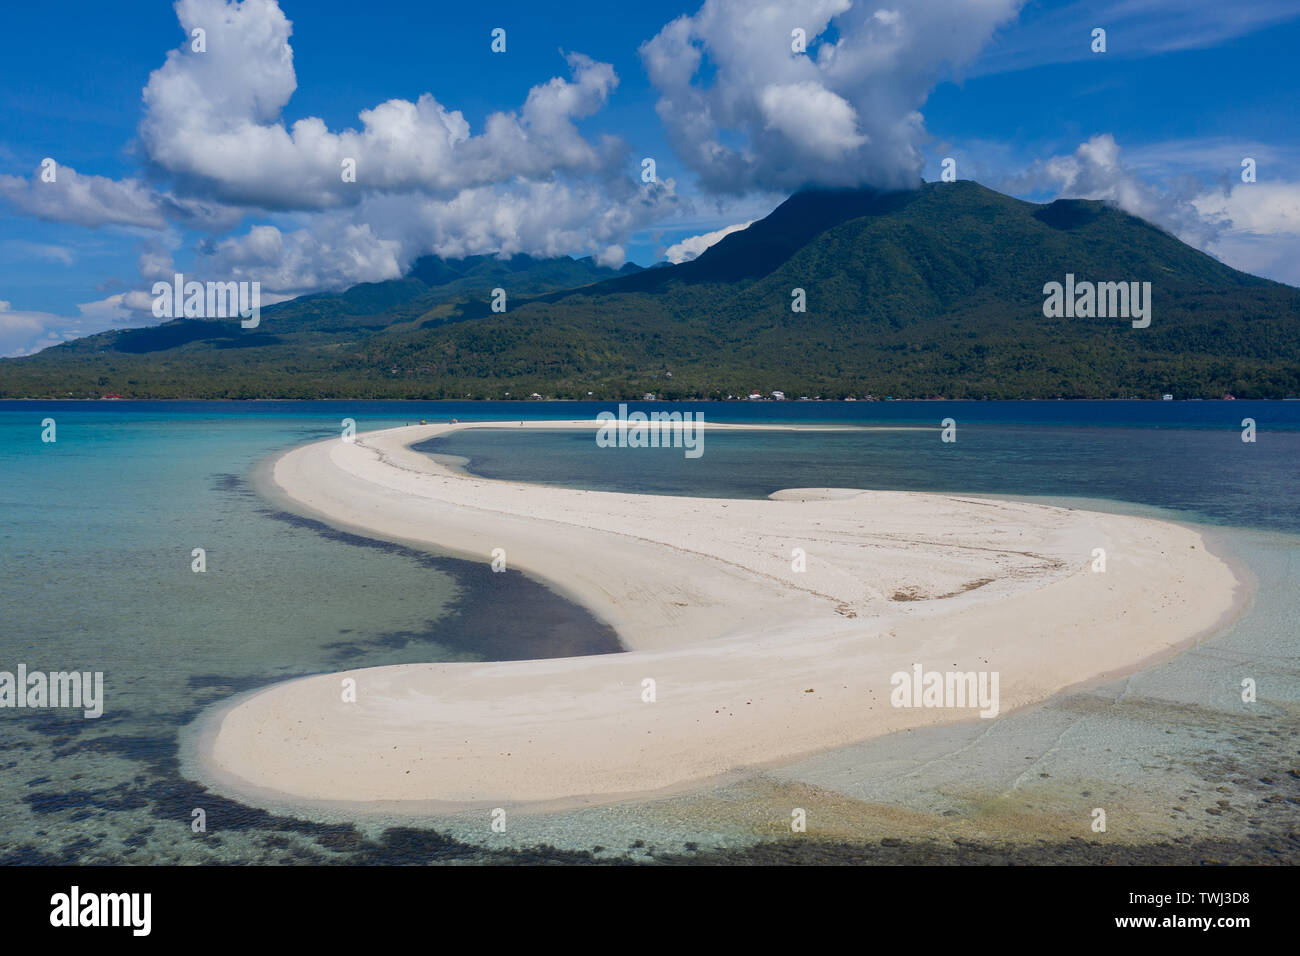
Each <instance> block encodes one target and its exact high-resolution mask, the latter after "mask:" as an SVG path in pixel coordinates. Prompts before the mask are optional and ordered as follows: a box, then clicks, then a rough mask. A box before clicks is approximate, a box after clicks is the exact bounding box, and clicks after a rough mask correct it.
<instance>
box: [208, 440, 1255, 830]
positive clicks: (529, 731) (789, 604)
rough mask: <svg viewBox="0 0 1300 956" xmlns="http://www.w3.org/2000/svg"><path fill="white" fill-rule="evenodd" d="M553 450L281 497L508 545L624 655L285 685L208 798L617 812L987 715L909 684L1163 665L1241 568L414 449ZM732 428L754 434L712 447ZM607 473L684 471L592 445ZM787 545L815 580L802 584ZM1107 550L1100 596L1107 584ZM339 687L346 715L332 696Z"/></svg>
mask: <svg viewBox="0 0 1300 956" xmlns="http://www.w3.org/2000/svg"><path fill="white" fill-rule="evenodd" d="M562 426H567V427H584V428H588V429H590V428H593V427H594V426H593V423H590V422H586V423H576V422H575V423H554V422H551V423H532V422H530V423H529V424H528V425H523V426H521V425H520V424H518V423H515V422H509V423H491V424H484V423H468V424H463V425H430V426H416V427H408V428H399V429H391V430H387V431H381V432H371V433H369V434H365V435H361V436H358V438H357V440H356V442H355V443H351V444H349V443H345V442H343V441H341V440H339V439H334V440H331V441H326V442H320V443H317V444H313V445H308V446H304V447H301V448H297V449H294V450H293V451H290V452H289V453H287V454H285V455H284V456H283V457H282V458H280V459H279V460H278V461H277V462H276V464H275V467H274V480H275V482H276V484H277V485H278V486H279V488H280V489H282V490H283V492H284V493H285V494H286V495H288V496H289V497H290V498H291V499H293V500H294V501H295V502H297V503H298V505H299V506H300V507H301V508H303V509H304V510H307V511H309V512H312V513H316V514H318V515H320V516H322V517H323V518H324V519H325V520H327V521H329V522H330V523H331V524H334V525H337V526H341V527H348V528H351V529H355V530H358V531H361V532H362V533H365V534H369V535H371V536H374V537H381V538H389V539H394V540H402V541H408V542H415V543H420V544H425V545H428V546H431V547H435V548H437V549H438V550H441V551H449V552H452V553H456V554H460V555H464V556H467V557H470V558H472V559H474V560H481V561H484V562H488V561H490V560H491V554H492V551H493V549H495V548H503V549H504V550H505V553H506V560H507V563H508V565H509V567H511V568H513V569H518V570H522V571H524V572H526V573H528V574H530V575H531V576H533V577H536V578H538V579H540V580H543V581H545V582H547V583H548V584H550V585H552V586H553V587H554V588H556V589H557V590H559V591H561V592H562V593H564V594H566V595H569V596H570V597H572V598H573V599H574V600H575V601H578V602H580V603H581V604H583V605H584V606H586V607H587V608H588V609H590V610H591V611H592V612H593V613H594V614H596V615H597V616H598V617H600V618H601V619H603V620H605V621H607V622H609V623H610V624H611V625H612V626H613V627H614V628H615V629H616V630H617V632H618V634H619V637H620V639H621V640H622V641H623V643H624V646H625V647H627V648H628V652H626V653H622V654H610V655H602V656H596V657H586V658H566V659H561V660H540V661H512V662H507V663H488V664H473V663H469V664H466V663H457V664H408V665H399V666H393V667H377V668H366V669H360V670H355V671H347V672H341V673H337V674H326V675H320V676H315V677H309V678H304V679H301V680H295V681H289V682H285V683H282V684H277V685H274V686H272V687H269V688H267V689H265V690H262V691H260V692H258V693H256V694H253V695H251V696H249V697H246V698H244V699H242V700H240V701H238V702H237V703H236V704H234V705H233V706H230V707H228V708H226V709H225V710H224V711H222V712H220V713H219V714H217V715H216V716H215V717H214V718H212V719H211V720H210V721H209V723H208V725H207V727H206V729H205V730H204V732H203V734H202V736H201V738H200V740H199V742H198V745H197V757H198V768H199V772H200V775H201V776H202V777H203V779H204V780H205V782H208V783H209V784H210V785H212V786H213V787H214V788H216V789H218V790H219V791H222V792H226V793H229V794H231V795H234V796H239V797H241V798H243V799H245V800H248V801H250V802H254V803H256V802H266V801H267V800H275V801H277V802H290V803H292V802H295V801H298V802H302V803H305V804H320V803H329V804H342V803H354V802H357V801H363V802H382V803H383V805H384V806H386V807H388V808H390V809H391V808H392V807H394V806H396V807H398V808H402V807H409V808H410V809H411V810H412V811H413V812H414V811H416V810H417V808H418V809H419V810H428V809H430V808H432V807H438V806H453V805H454V806H489V807H490V806H496V805H507V804H521V803H534V802H547V803H551V804H572V803H582V802H599V801H609V800H617V799H623V798H626V797H629V796H632V795H636V794H640V793H643V792H646V791H653V790H657V789H661V788H668V787H681V786H683V785H686V784H689V783H692V782H695V781H700V780H703V779H705V778H709V777H713V776H716V775H719V774H724V773H727V772H730V771H736V770H740V769H743V768H745V767H750V766H755V765H760V764H766V763H772V762H777V761H781V760H783V759H788V758H792V757H795V756H798V755H803V754H808V753H811V752H815V751H818V750H821V749H825V748H829V747H833V746H838V745H843V744H848V743H852V742H855V741H859V740H863V739H866V738H868V737H874V736H878V735H881V734H887V733H891V732H894V731H899V730H904V729H906V728H909V727H915V726H919V725H923V724H930V723H936V722H945V723H946V722H951V721H955V720H981V719H983V718H980V717H979V716H978V711H976V710H974V709H969V708H951V707H950V708H919V707H918V708H898V707H893V706H891V704H890V693H891V690H892V687H891V683H890V677H891V675H892V674H894V673H895V672H897V671H910V669H911V666H912V664H913V663H914V662H916V663H920V664H921V665H922V666H923V668H924V669H925V670H927V671H931V670H938V671H949V670H955V671H996V672H997V673H998V675H999V690H1000V701H999V703H1000V710H1001V713H1006V712H1007V711H1009V710H1011V709H1012V708H1015V707H1021V706H1024V705H1027V704H1032V703H1035V702H1038V701H1042V700H1044V699H1046V698H1047V697H1049V696H1051V695H1052V694H1054V693H1055V692H1057V691H1059V690H1061V689H1062V688H1065V687H1070V686H1072V685H1075V684H1078V683H1081V682H1085V681H1091V680H1094V679H1099V678H1104V677H1113V676H1116V675H1118V674H1120V673H1123V672H1125V671H1129V670H1132V669H1134V668H1136V667H1137V666H1138V665H1140V664H1142V663H1144V662H1148V661H1152V660H1154V659H1156V658H1159V657H1162V656H1166V655H1168V654H1169V653H1170V652H1171V651H1173V650H1174V649H1176V648H1177V647H1179V646H1181V645H1185V644H1187V643H1189V642H1190V641H1192V640H1194V639H1195V638H1197V637H1200V636H1203V635H1204V634H1205V633H1207V632H1208V631H1211V630H1213V629H1214V628H1216V627H1218V626H1220V625H1221V623H1222V622H1223V621H1224V620H1225V619H1226V617H1227V616H1228V615H1229V614H1230V613H1231V612H1232V611H1233V609H1234V607H1235V599H1236V595H1237V591H1238V587H1239V583H1238V581H1237V579H1236V577H1235V576H1234V574H1233V572H1232V570H1231V569H1230V568H1229V566H1228V565H1227V564H1226V563H1225V562H1224V561H1222V560H1220V559H1219V558H1218V557H1216V556H1215V555H1213V554H1211V553H1210V552H1209V551H1208V550H1207V549H1206V547H1205V543H1204V542H1203V541H1202V539H1201V536H1200V535H1199V534H1198V533H1196V532H1195V531H1194V530H1192V529H1190V528H1185V527H1182V526H1179V525H1175V524H1170V523H1166V522H1159V521H1152V520H1149V519H1144V518H1134V517H1124V516H1114V515H1105V514H1099V513H1094V512H1086V511H1076V510H1067V509H1061V508H1052V507H1047V506H1043V505H1038V504H1029V503H1020V502H1003V501H991V500H987V499H982V498H964V497H961V496H954V495H936V494H917V493H902V492H876V491H846V490H842V489H805V490H789V491H783V492H779V493H778V494H776V495H774V496H772V499H771V500H760V501H751V500H727V499H711V498H682V497H669V496H652V495H629V494H613V493H605V492H594V491H578V490H571V489H563V488H549V487H542V486H535V485H527V484H522V483H516V482H504V481H489V480H485V479H481V478H476V477H473V476H469V475H464V474H461V473H458V472H456V471H454V470H452V469H450V468H447V467H444V466H442V465H440V464H438V463H436V462H435V461H433V460H432V459H430V458H429V457H428V456H426V455H423V454H421V453H417V452H414V451H411V450H410V449H409V447H408V446H409V445H411V444H413V443H417V442H420V441H423V440H425V439H428V438H430V437H433V436H435V435H439V434H444V433H446V432H448V431H451V430H453V429H456V428H464V427H489V428H507V429H511V430H520V429H521V428H546V427H562ZM729 427H733V428H734V427H745V426H720V425H708V426H707V428H708V430H709V431H717V430H721V429H724V428H729ZM706 449H707V443H706ZM592 454H593V455H615V454H621V455H666V454H675V455H680V454H682V451H681V450H680V449H673V450H670V449H608V448H606V449H602V448H597V447H596V445H595V442H594V440H593V443H592ZM795 548H802V549H804V551H805V552H806V554H807V570H806V572H804V573H795V572H794V571H792V569H791V560H792V557H791V556H792V550H793V549H795ZM1094 548H1104V549H1105V551H1106V555H1107V570H1106V572H1105V573H1095V572H1093V571H1092V570H1091V566H1092V561H1093V556H1092V555H1093V549H1094ZM980 582H987V583H980ZM902 597H906V598H907V599H906V600H900V599H898V598H902ZM345 677H351V678H354V679H355V681H356V686H357V701H356V702H355V703H345V702H344V701H343V700H342V693H341V688H342V681H343V679H344V678H345ZM647 678H649V679H652V680H653V681H654V682H655V692H656V699H655V701H654V702H652V703H647V702H644V701H643V700H642V693H643V683H642V682H643V680H645V679H647ZM994 719H996V718H994ZM864 772H869V771H868V770H866V769H864Z"/></svg>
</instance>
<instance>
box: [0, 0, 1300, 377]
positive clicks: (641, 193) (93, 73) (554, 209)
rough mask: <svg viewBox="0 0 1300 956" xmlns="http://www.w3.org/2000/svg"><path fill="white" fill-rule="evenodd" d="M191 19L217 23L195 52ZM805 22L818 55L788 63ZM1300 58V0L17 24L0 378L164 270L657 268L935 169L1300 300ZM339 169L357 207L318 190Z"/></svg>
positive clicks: (9, 83) (289, 284) (12, 29)
mask: <svg viewBox="0 0 1300 956" xmlns="http://www.w3.org/2000/svg"><path fill="white" fill-rule="evenodd" d="M244 8H247V9H244ZM679 17H686V18H689V19H687V20H682V21H679V20H678V18H679ZM181 20H186V21H187V22H189V23H190V24H191V25H193V24H197V23H203V24H208V25H209V26H208V27H206V28H205V29H206V31H207V37H206V42H207V44H208V49H207V50H205V51H203V52H202V53H196V52H195V51H194V50H192V49H191V48H190V47H191V43H190V42H188V41H187V32H186V30H184V29H183V28H182V25H181V22H180V21H181ZM288 22H291V23H292V27H291V33H290V28H289V26H288ZM674 23H676V25H675V26H674ZM800 25H806V29H807V30H808V31H809V33H810V38H809V44H808V47H809V49H808V54H807V55H806V56H803V57H799V56H796V55H795V54H793V53H792V52H791V51H789V50H787V49H782V45H783V44H786V43H787V42H788V40H787V39H786V37H787V36H788V33H789V30H788V29H787V27H788V26H800ZM495 27H502V28H504V29H505V30H506V52H505V53H494V52H492V51H491V49H490V43H491V37H490V32H491V30H492V29H493V28H495ZM1095 27H1102V28H1104V29H1106V31H1107V33H1106V46H1107V49H1106V52H1105V53H1094V52H1093V51H1092V50H1091V44H1092V39H1091V33H1092V30H1093V29H1094V28H1095ZM756 38H757V39H756ZM1298 47H1300V6H1297V5H1296V4H1295V3H1293V2H1291V3H1282V2H1272V0H1262V2H1246V3H1235V4H1227V3H1217V2H1216V3H1210V2H1206V0H1180V2H1165V0H1122V2H1064V3H1028V4H1020V3H1017V2H1016V0H983V2H974V0H971V2H969V3H967V2H962V0H897V2H894V3H890V2H887V0H874V2H872V3H869V4H866V5H863V4H862V3H860V2H853V3H851V2H850V0H783V2H780V3H776V2H768V0H746V2H740V0H708V2H707V3H703V4H702V3H684V4H680V5H676V6H674V5H665V4H653V5H621V4H620V5H614V4H610V3H608V2H607V0H605V2H599V3H596V2H586V0H582V2H571V3H566V4H563V5H559V4H556V5H543V4H538V3H503V2H480V3H474V4H466V5H449V4H386V3H382V2H374V3H370V4H361V5H358V4H355V3H353V2H338V0H312V2H298V0H281V2H280V3H279V4H278V5H277V4H276V3H274V2H272V0H246V2H245V3H244V4H242V6H241V5H239V4H235V3H227V2H226V0H183V2H182V3H180V4H177V5H176V9H173V7H172V5H170V4H167V3H161V2H158V3H152V2H151V3H140V4H113V5H106V4H102V3H98V2H95V3H90V2H86V3H78V2H74V3H65V4H61V5H59V7H58V8H57V9H54V8H50V7H48V6H47V7H41V6H35V5H21V6H15V7H12V8H11V9H8V10H7V11H6V29H5V30H4V31H3V33H0V62H3V63H4V64H5V67H4V80H3V83H0V354H22V353H25V352H29V351H33V350H35V349H37V348H39V347H42V346H43V345H47V344H50V343H52V342H55V341H60V340H63V339H64V338H68V337H75V336H77V335H82V334H88V333H89V332H93V331H98V330H100V329H103V328H110V327H119V326H125V325H139V324H148V323H150V322H152V321H155V320H154V319H153V318H152V316H150V315H149V313H148V311H147V307H146V306H145V303H146V302H147V297H146V293H147V292H148V290H149V288H150V285H151V283H152V282H153V281H154V280H155V279H157V278H159V277H163V276H169V275H170V273H171V272H172V271H173V270H174V271H183V272H186V273H188V274H192V275H196V277H199V278H221V279H229V278H251V279H257V280H259V281H261V282H262V287H263V290H264V296H265V297H267V299H273V298H274V297H277V296H290V295H295V294H301V293H303V292H307V291H312V290H314V289H319V288H324V287H331V286H346V285H349V284H352V283H353V282H356V281H363V280H368V279H381V278H387V277H390V276H391V275H393V274H397V273H400V271H401V270H402V269H404V268H405V267H406V266H407V265H408V264H409V261H410V259H411V258H413V257H414V256H415V255H419V254H423V253H427V252H435V253H440V254H444V255H456V254H467V253H473V252H494V251H499V250H504V251H506V252H512V251H526V252H532V253H534V254H543V255H545V254H556V253H561V252H562V253H571V254H574V255H595V256H597V257H599V258H600V259H601V260H602V261H605V262H607V263H609V264H611V265H617V264H621V262H622V261H624V259H625V258H626V259H630V260H632V261H635V262H638V263H640V264H642V265H648V264H650V263H652V262H655V261H658V260H661V259H663V258H664V257H665V256H666V255H667V256H668V257H669V258H673V259H680V258H682V257H685V256H689V255H691V254H693V253H697V252H698V251H699V250H700V249H702V248H705V247H706V246H707V244H708V243H709V241H710V239H709V238H708V234H710V233H713V232H715V231H718V230H722V229H724V228H726V227H730V226H736V225H740V224H743V223H746V222H748V221H750V220H752V219H754V218H758V217H761V216H763V215H765V214H766V213H767V212H768V211H770V210H771V208H772V207H773V206H774V205H776V204H777V203H778V202H780V201H781V199H782V198H784V197H785V196H786V195H788V194H789V193H790V192H791V191H792V190H793V189H794V188H797V186H798V185H799V184H800V183H814V184H816V183H824V184H827V185H854V184H858V183H869V184H874V185H884V186H896V185H899V184H904V185H905V184H907V183H910V182H912V181H915V178H916V177H917V176H918V175H919V176H921V177H924V178H925V179H931V180H932V179H937V178H938V177H939V172H940V162H941V160H942V159H943V158H944V157H953V158H954V159H956V161H957V172H958V175H959V176H960V177H961V178H972V179H977V180H979V181H981V182H983V183H985V184H986V185H989V186H991V187H993V188H997V189H1001V190H1003V191H1005V192H1009V193H1012V194H1013V195H1017V196H1021V197H1023V198H1027V199H1033V200H1036V201H1046V200H1049V199H1051V198H1055V197H1056V196H1061V195H1066V196H1071V195H1077V196H1087V197H1095V198H1104V199H1109V200H1112V201H1114V202H1116V203H1118V204H1119V205H1120V206H1121V207H1123V208H1125V209H1127V210H1128V211H1130V212H1133V213H1135V214H1137V215H1142V216H1144V218H1147V219H1150V220H1151V221H1153V222H1156V223H1158V224H1159V225H1161V226H1163V227H1164V228H1167V229H1169V230H1170V231H1172V232H1174V233H1175V234H1177V235H1179V236H1180V237H1181V238H1183V239H1184V240H1185V241H1188V242H1191V243H1192V244H1194V245H1197V246H1198V247H1200V248H1203V249H1206V250H1207V251H1209V252H1211V253H1213V254H1215V255H1218V256H1219V257H1220V258H1222V259H1224V260H1225V261H1227V262H1229V263H1230V264H1232V265H1234V266H1236V267H1238V268H1242V269H1246V270H1248V271H1251V272H1255V273H1257V274H1261V275H1267V276H1269V277H1271V278H1276V279H1279V280H1282V281H1287V282H1291V283H1293V284H1300V265H1298V264H1297V263H1298V262H1300V255H1297V253H1300V172H1297V170H1298V169H1300V167H1298V166H1297V162H1300V124H1298V123H1297V122H1296V120H1297V107H1296V103H1297V92H1298V84H1297V82H1296V80H1297V72H1298V70H1297V66H1296V56H1295V53H1294V51H1295V50H1296V49H1297V48H1298ZM288 50H291V66H289V65H288V64H289V62H290V61H289V60H288V58H287V54H286V51H288ZM169 51H175V52H174V53H173V54H172V60H173V61H174V62H170V63H168V66H167V68H166V69H160V68H163V67H164V62H165V61H167V60H168V54H169ZM697 61H698V62H697ZM697 68H698V69H697ZM156 71H157V72H156ZM151 77H152V78H153V79H152V80H151ZM147 86H148V87H150V89H151V90H152V93H151V94H150V95H149V96H148V97H146V95H145V94H144V91H145V89H146V87H147ZM530 91H534V95H533V96H532V97H531V98H530ZM539 91H540V92H539ZM424 94H428V95H429V96H431V97H432V99H431V100H426V101H425V102H424V104H423V105H422V106H418V105H417V104H419V103H420V98H421V96H422V95H424ZM389 101H399V103H400V104H403V105H401V106H400V107H394V108H392V109H390V110H389V111H388V112H387V113H385V114H384V115H383V116H376V117H374V118H373V119H372V121H371V122H370V123H369V124H366V123H364V122H363V120H362V119H360V118H359V114H362V113H363V111H367V110H373V109H374V108H375V107H377V106H379V105H380V104H384V103H386V102H389ZM526 101H527V102H529V103H531V104H532V106H530V107H526V106H525V103H526ZM457 112H458V114H459V115H453V114H456V113H457ZM494 114H495V115H496V116H498V117H504V118H502V119H499V120H497V121H494V122H496V123H497V126H496V127H495V130H494V131H488V129H487V124H488V120H489V117H491V116H493V115H494ZM918 114H919V115H918ZM299 121H307V123H309V124H311V126H310V128H305V127H304V128H302V129H299V128H297V127H295V126H294V124H295V123H298V122H299ZM462 124H463V125H462ZM349 130H351V131H361V132H360V133H359V134H358V135H355V136H352V135H351V134H349V133H348V131H349ZM435 141H442V145H441V146H439V147H437V148H436V149H435V148H433V147H432V146H430V145H429V144H431V143H434V142H435ZM349 152H355V153H359V155H358V156H357V157H356V160H357V163H358V166H357V168H358V181H357V183H355V184H351V185H345V184H341V183H338V182H336V181H335V179H336V177H332V174H331V173H330V170H332V169H335V168H337V166H338V159H339V157H340V156H345V155H348V154H349ZM46 157H50V158H53V159H54V160H55V161H56V163H57V164H58V167H57V168H58V171H59V173H60V174H61V178H60V179H58V180H57V181H56V183H55V184H48V185H49V186H51V187H55V188H42V186H43V185H47V184H42V182H41V179H40V171H39V167H40V164H41V161H42V160H43V159H44V158H46ZM643 157H652V158H654V160H655V164H656V172H657V179H658V182H657V183H654V184H649V185H647V184H644V183H642V182H641V181H640V179H639V175H638V174H639V171H640V161H641V159H642V158H643ZM1244 157H1252V158H1254V159H1255V160H1256V162H1257V181H1256V182H1254V183H1249V184H1247V183H1243V182H1242V181H1241V168H1240V164H1241V161H1242V159H1243V158H1244ZM56 189H57V191H56Z"/></svg>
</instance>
